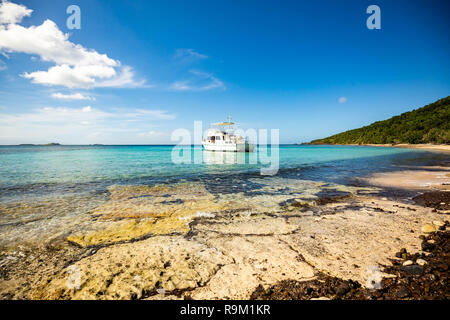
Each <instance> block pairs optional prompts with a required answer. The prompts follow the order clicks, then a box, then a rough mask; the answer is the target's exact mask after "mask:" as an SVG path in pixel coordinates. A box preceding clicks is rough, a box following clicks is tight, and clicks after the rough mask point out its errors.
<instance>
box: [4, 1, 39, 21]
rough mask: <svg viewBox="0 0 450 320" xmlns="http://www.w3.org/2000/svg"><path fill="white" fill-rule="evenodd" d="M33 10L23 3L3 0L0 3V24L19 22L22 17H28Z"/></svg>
mask: <svg viewBox="0 0 450 320" xmlns="http://www.w3.org/2000/svg"><path fill="white" fill-rule="evenodd" d="M32 12H33V10H30V9H27V7H25V6H23V5H18V4H15V3H12V2H8V1H6V0H3V1H2V3H1V4H0V24H8V23H19V22H21V21H22V19H23V18H24V17H29V16H30V15H31V13H32Z"/></svg>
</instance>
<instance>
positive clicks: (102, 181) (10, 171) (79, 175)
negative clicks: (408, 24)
mask: <svg viewBox="0 0 450 320" xmlns="http://www.w3.org/2000/svg"><path fill="white" fill-rule="evenodd" d="M196 148H198V147H196ZM172 150H173V146H2V147H0V247H4V248H12V249H11V250H15V249H14V248H16V247H17V246H19V245H20V246H22V245H25V246H27V245H31V246H33V245H39V244H42V243H45V242H46V241H51V239H54V238H57V237H65V236H67V235H68V234H74V233H85V232H90V231H92V230H102V229H104V228H110V227H114V228H115V223H119V222H114V220H111V221H109V220H105V219H97V218H96V216H95V214H94V215H93V214H91V213H92V212H95V210H98V208H107V210H111V208H113V209H114V208H116V209H114V210H116V211H114V212H115V214H120V212H121V210H122V209H123V210H126V211H127V212H135V211H136V212H139V211H142V210H147V211H149V212H152V210H162V209H161V208H163V209H164V210H165V211H164V212H171V210H172V209H171V206H173V207H174V209H173V210H175V211H176V212H183V210H184V209H183V208H184V207H183V205H184V204H183V203H184V202H185V200H186V199H189V198H191V197H194V198H195V197H196V194H203V195H205V194H207V195H208V196H206V197H207V199H209V200H207V201H206V200H201V201H206V203H208V206H211V205H212V206H213V207H214V208H215V209H211V210H217V206H219V207H221V208H222V209H223V210H226V209H227V208H228V207H227V206H228V204H229V205H232V206H234V207H236V206H237V207H239V206H243V207H245V208H246V210H250V211H252V212H261V211H264V210H266V211H267V210H270V211H271V212H275V213H276V212H279V211H280V210H281V211H283V210H285V209H284V206H285V205H286V204H288V203H290V202H291V201H294V200H295V199H297V198H299V197H300V198H302V197H303V198H306V199H308V198H311V197H316V196H319V195H320V194H322V193H324V192H325V193H326V192H334V191H333V190H337V189H339V188H340V187H336V185H339V186H342V185H344V186H343V187H344V190H345V188H346V186H348V185H358V181H357V180H355V179H354V178H356V177H361V176H365V175H368V174H370V173H373V172H380V171H391V170H400V169H402V168H406V167H408V168H410V167H411V166H414V165H421V164H424V165H426V164H429V163H430V162H435V161H441V160H448V157H447V155H445V154H439V153H430V152H426V151H419V150H409V149H396V148H381V147H355V146H293V145H285V146H280V149H279V170H278V173H277V174H276V175H275V176H262V175H261V174H260V170H261V168H264V167H268V166H269V165H268V164H261V163H256V164H248V162H249V160H250V159H249V157H250V156H251V155H249V154H246V155H245V157H246V159H244V160H246V164H238V163H236V162H237V161H238V157H239V156H242V154H240V155H238V154H236V153H211V152H204V151H201V149H197V150H198V151H200V152H199V154H200V156H201V164H194V163H191V164H175V163H173V161H172ZM191 151H194V149H193V148H192V149H191ZM191 153H192V158H193V157H194V152H191ZM255 155H256V156H259V155H260V154H259V153H256V154H253V156H255ZM155 185H156V188H160V187H159V186H158V185H164V186H165V188H166V190H168V191H167V193H166V194H163V195H159V196H155V194H158V193H155V192H154V191H151V190H153V189H151V188H153V186H155ZM117 186H119V187H120V186H123V188H125V189H123V191H121V192H122V194H121V196H120V199H122V200H114V201H113V203H111V193H110V192H111V190H112V189H111V188H116V190H117ZM142 187H144V188H147V189H145V190H146V191H145V192H147V193H148V194H145V192H144V191H142ZM136 188H137V189H136ZM139 188H141V189H139ZM148 188H150V189H148ZM185 188H189V189H188V190H186V189H185ZM341 189H342V188H341ZM121 190H122V189H121ZM202 190H203V191H202ZM142 192H144V194H142ZM341 192H342V191H341ZM136 196H137V198H139V199H138V200H136V202H135V200H133V199H135V198H136ZM166 199H167V200H166ZM201 201H200V202H199V203H198V204H197V205H198V206H199V210H201V211H202V212H203V213H204V211H205V210H207V209H205V206H204V205H203V204H202V203H204V202H201ZM208 201H209V202H208ZM105 206H106V207H105ZM155 206H156V207H155ZM121 208H122V209H121ZM200 208H201V209H200ZM117 210H118V211H117ZM177 210H178V211H177ZM180 210H181V211H180ZM186 210H191V211H192V210H193V209H192V208H191V207H186ZM194 211H195V210H194ZM89 230H90V231H89Z"/></svg>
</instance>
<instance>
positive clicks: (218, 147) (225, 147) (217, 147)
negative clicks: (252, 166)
mask: <svg viewBox="0 0 450 320" xmlns="http://www.w3.org/2000/svg"><path fill="white" fill-rule="evenodd" d="M203 148H204V149H205V150H207V151H225V152H253V151H254V150H255V145H254V144H251V143H238V144H218V143H203Z"/></svg>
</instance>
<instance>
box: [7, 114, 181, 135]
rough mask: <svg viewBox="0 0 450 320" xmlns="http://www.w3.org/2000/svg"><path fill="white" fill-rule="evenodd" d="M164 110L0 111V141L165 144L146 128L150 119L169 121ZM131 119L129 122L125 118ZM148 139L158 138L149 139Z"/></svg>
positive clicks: (158, 133)
mask: <svg viewBox="0 0 450 320" xmlns="http://www.w3.org/2000/svg"><path fill="white" fill-rule="evenodd" d="M174 118H175V115H173V114H170V113H168V112H167V111H164V110H149V109H131V110H130V109H114V110H112V111H103V110H100V109H96V108H93V107H91V106H89V105H88V106H85V107H82V108H67V107H45V108H39V109H35V110H32V111H31V112H29V113H20V114H7V113H4V114H0V144H9V143H45V142H50V141H56V142H60V143H75V144H77V143H81V144H85V143H127V144H132V143H150V142H152V143H158V142H162V143H169V141H170V137H169V135H166V134H164V133H160V132H158V131H148V129H149V127H152V122H153V123H155V121H163V120H172V119H174ZM128 120H132V121H128ZM152 139H157V140H158V139H159V140H160V141H157V140H152Z"/></svg>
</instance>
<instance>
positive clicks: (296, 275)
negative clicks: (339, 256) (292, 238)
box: [189, 236, 314, 299]
mask: <svg viewBox="0 0 450 320" xmlns="http://www.w3.org/2000/svg"><path fill="white" fill-rule="evenodd" d="M207 243H208V245H209V246H211V247H215V248H218V249H219V250H221V251H223V252H224V253H225V254H226V255H227V256H229V257H231V258H233V260H234V263H233V264H230V265H227V266H224V267H223V268H221V269H220V270H219V272H217V273H216V274H215V275H214V276H213V277H212V278H211V279H210V281H209V282H208V285H207V286H205V287H200V288H198V289H196V290H194V291H192V292H191V293H190V294H189V296H191V297H192V298H193V299H226V298H230V299H249V298H250V295H251V293H252V292H253V291H254V290H255V288H256V287H257V286H258V285H259V284H270V283H273V282H276V281H278V280H285V279H299V280H301V279H311V278H312V277H314V269H313V268H312V267H311V266H310V265H308V264H307V263H305V262H304V261H302V259H301V257H299V255H298V253H297V252H295V251H293V250H292V249H291V248H290V247H289V245H287V244H286V243H284V242H283V241H280V240H279V239H277V238H275V237H273V236H264V237H248V236H234V237H231V238H230V237H227V236H223V237H215V238H212V239H210V240H208V241H207Z"/></svg>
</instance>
